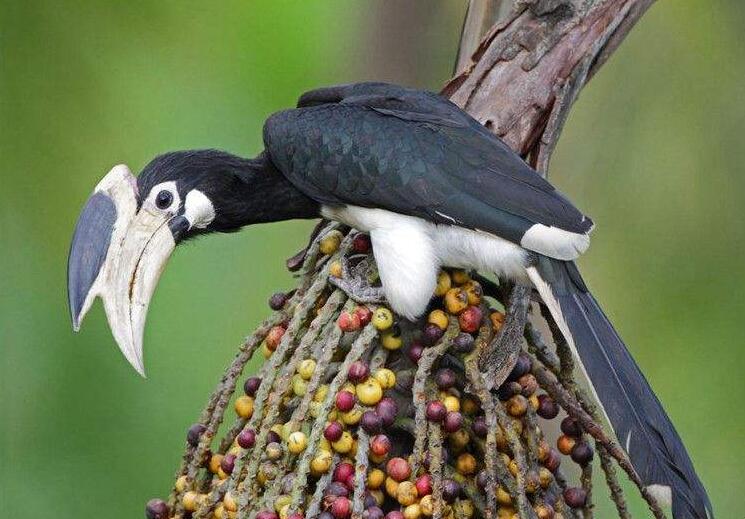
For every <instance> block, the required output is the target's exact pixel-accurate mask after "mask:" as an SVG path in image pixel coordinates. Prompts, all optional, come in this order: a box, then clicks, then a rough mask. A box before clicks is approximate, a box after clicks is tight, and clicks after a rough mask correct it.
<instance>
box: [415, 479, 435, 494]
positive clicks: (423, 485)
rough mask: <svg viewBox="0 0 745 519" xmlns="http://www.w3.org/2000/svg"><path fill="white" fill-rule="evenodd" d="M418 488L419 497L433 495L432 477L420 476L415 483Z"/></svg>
mask: <svg viewBox="0 0 745 519" xmlns="http://www.w3.org/2000/svg"><path fill="white" fill-rule="evenodd" d="M414 486H416V492H417V494H418V495H419V497H422V496H427V495H429V494H431V493H432V476H430V475H429V474H424V475H422V476H419V477H418V478H417V479H416V482H415V483H414Z"/></svg>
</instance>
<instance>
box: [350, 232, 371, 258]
mask: <svg viewBox="0 0 745 519" xmlns="http://www.w3.org/2000/svg"><path fill="white" fill-rule="evenodd" d="M370 247H371V243H370V236H368V235H367V234H363V233H357V234H355V235H354V238H352V250H353V251H354V252H356V253H358V254H367V253H368V252H370Z"/></svg>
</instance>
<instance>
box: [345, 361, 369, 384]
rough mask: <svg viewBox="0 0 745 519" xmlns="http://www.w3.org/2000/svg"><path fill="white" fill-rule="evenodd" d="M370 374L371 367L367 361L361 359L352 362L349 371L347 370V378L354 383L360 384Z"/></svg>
mask: <svg viewBox="0 0 745 519" xmlns="http://www.w3.org/2000/svg"><path fill="white" fill-rule="evenodd" d="M368 376H370V368H369V367H368V366H367V364H366V363H364V362H362V361H361V360H358V361H355V362H352V365H351V366H349V371H348V372H347V378H348V379H349V381H350V382H352V383H353V384H359V383H360V382H362V381H363V380H365V379H366V378H367V377H368Z"/></svg>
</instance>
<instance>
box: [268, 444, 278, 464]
mask: <svg viewBox="0 0 745 519" xmlns="http://www.w3.org/2000/svg"><path fill="white" fill-rule="evenodd" d="M266 457H267V458H269V459H270V460H272V461H274V460H278V459H279V458H281V457H282V445H281V444H280V443H279V442H272V443H269V444H267V446H266Z"/></svg>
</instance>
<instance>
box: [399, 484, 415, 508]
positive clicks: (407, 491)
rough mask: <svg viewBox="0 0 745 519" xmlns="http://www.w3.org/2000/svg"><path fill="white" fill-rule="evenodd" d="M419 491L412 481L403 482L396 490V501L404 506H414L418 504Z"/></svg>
mask: <svg viewBox="0 0 745 519" xmlns="http://www.w3.org/2000/svg"><path fill="white" fill-rule="evenodd" d="M417 497H418V495H417V490H416V486H414V483H412V482H411V481H402V482H401V483H399V485H398V488H397V489H396V500H397V501H398V502H399V504H400V505H402V506H409V505H413V504H414V503H415V502H416V498H417Z"/></svg>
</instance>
